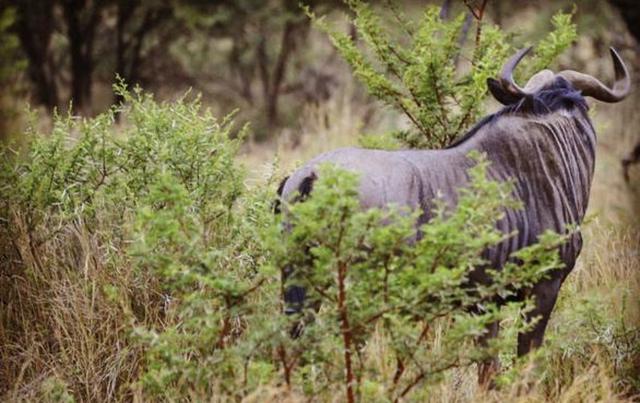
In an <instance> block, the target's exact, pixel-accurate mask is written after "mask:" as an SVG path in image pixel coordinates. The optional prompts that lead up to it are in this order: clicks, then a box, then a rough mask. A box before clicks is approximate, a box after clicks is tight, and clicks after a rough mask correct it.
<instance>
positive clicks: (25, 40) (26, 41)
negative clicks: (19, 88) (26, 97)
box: [15, 0, 59, 110]
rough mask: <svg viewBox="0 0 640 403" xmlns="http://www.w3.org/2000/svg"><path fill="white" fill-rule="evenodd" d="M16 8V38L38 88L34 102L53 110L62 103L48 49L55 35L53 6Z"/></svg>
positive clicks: (24, 3) (29, 3)
mask: <svg viewBox="0 0 640 403" xmlns="http://www.w3.org/2000/svg"><path fill="white" fill-rule="evenodd" d="M15 5H16V10H17V12H18V21H17V23H16V24H15V29H16V34H17V35H18V38H19V40H20V45H21V47H22V50H23V51H24V54H25V56H26V58H27V61H28V63H29V64H28V67H27V74H28V76H29V79H30V80H31V82H32V84H33V85H34V87H35V101H36V102H37V103H39V104H42V105H44V106H45V107H46V108H47V109H49V110H53V109H54V108H55V107H56V106H58V103H59V97H58V88H57V85H56V77H55V67H54V65H53V59H52V57H51V54H50V48H49V45H50V43H51V35H52V33H53V2H50V1H33V0H21V1H17V2H16V3H15Z"/></svg>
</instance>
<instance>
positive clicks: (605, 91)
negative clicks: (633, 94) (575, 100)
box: [558, 48, 631, 103]
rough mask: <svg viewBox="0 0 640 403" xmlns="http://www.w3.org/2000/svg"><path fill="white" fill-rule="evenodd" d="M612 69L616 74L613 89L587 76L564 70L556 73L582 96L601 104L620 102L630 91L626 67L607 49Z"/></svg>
mask: <svg viewBox="0 0 640 403" xmlns="http://www.w3.org/2000/svg"><path fill="white" fill-rule="evenodd" d="M609 50H610V51H611V58H612V59H613V67H614V69H615V73H616V81H615V83H614V84H613V88H609V87H607V86H606V85H604V84H602V82H600V80H598V79H597V78H595V77H592V76H590V75H588V74H584V73H579V72H577V71H573V70H564V71H561V72H560V73H558V75H559V76H561V77H563V78H565V79H566V80H567V81H569V82H570V83H571V84H572V85H573V86H574V87H575V88H576V89H578V90H580V91H582V95H584V96H588V97H593V98H595V99H597V100H598V101H602V102H611V103H613V102H619V101H622V100H623V99H624V98H625V97H626V96H627V95H629V92H630V91H631V78H630V77H629V71H628V70H627V66H625V64H624V62H623V61H622V59H621V58H620V55H618V52H616V50H615V49H614V48H609Z"/></svg>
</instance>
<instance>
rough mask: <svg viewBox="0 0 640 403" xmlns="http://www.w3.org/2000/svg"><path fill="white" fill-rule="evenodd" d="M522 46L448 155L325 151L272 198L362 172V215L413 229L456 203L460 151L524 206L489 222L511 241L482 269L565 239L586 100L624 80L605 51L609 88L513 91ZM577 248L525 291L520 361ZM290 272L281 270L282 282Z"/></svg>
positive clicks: (583, 163) (619, 87) (586, 137)
mask: <svg viewBox="0 0 640 403" xmlns="http://www.w3.org/2000/svg"><path fill="white" fill-rule="evenodd" d="M530 49H531V48H527V49H523V50H521V51H519V52H518V53H516V54H515V55H514V56H513V57H511V59H510V60H509V61H507V63H506V64H505V65H504V67H503V69H502V72H501V74H500V77H499V79H498V80H495V79H489V80H488V82H487V84H488V86H489V90H490V92H491V94H492V95H493V96H494V97H495V99H496V100H498V101H499V102H500V103H502V104H503V105H505V107H504V108H503V109H502V110H500V111H498V112H497V113H495V114H493V115H490V116H488V117H486V118H484V119H483V120H481V121H480V122H479V123H478V124H477V125H476V126H475V127H474V128H473V129H471V130H470V131H469V132H468V133H466V134H465V135H463V136H461V137H460V139H459V140H457V141H456V142H454V143H453V144H452V145H451V146H449V147H448V148H446V149H442V150H402V151H382V150H367V149H359V148H342V149H338V150H335V151H330V152H327V153H325V154H322V155H319V156H318V157H316V158H314V159H313V160H311V161H310V162H308V163H307V164H306V165H304V166H303V167H301V168H299V169H298V170H296V171H295V172H294V173H293V174H292V175H291V176H290V177H288V178H286V179H285V180H284V181H283V182H282V184H281V186H280V188H279V189H278V194H279V195H280V198H279V200H282V201H285V202H293V201H296V200H300V199H304V197H305V196H306V195H308V194H309V193H310V192H311V191H312V187H313V181H314V180H315V179H316V178H317V176H318V172H317V166H318V165H319V164H321V163H326V162H330V163H334V164H337V165H338V166H340V167H342V168H344V169H347V170H350V171H354V172H357V173H358V174H359V175H360V186H359V198H360V202H361V205H362V207H363V208H373V207H384V206H387V205H389V204H396V205H400V206H408V207H410V208H412V209H421V210H422V215H421V216H420V219H419V220H418V221H419V222H417V223H416V224H417V226H419V225H421V224H424V223H425V222H427V221H428V220H429V219H430V216H431V210H432V208H433V207H434V199H435V198H436V195H440V196H439V197H442V198H444V200H445V202H447V204H448V205H450V206H455V204H456V199H457V193H458V190H459V189H460V188H461V187H464V186H465V185H466V184H467V182H468V180H469V179H468V176H467V174H466V172H467V169H468V168H469V167H470V166H471V165H472V161H470V159H469V158H468V157H467V154H468V153H469V152H470V151H472V150H478V151H480V152H482V153H484V154H486V155H487V157H488V159H489V160H490V162H491V165H490V166H489V168H488V171H487V174H488V175H489V177H490V178H492V179H494V180H500V181H503V180H509V179H511V180H512V181H513V183H514V195H515V197H517V198H518V199H519V200H520V201H521V202H522V205H523V208H522V209H506V215H505V217H504V219H502V220H500V221H499V222H498V223H497V224H496V225H497V226H498V228H499V229H500V230H501V231H503V232H504V233H513V232H517V235H516V236H513V237H510V238H508V239H507V240H505V241H503V242H501V243H500V244H498V245H497V246H495V247H492V248H490V249H489V250H487V251H486V252H485V253H486V257H487V259H488V264H489V266H490V267H492V268H495V269H498V270H499V269H501V268H502V267H503V266H504V264H505V263H506V262H507V259H508V258H509V256H510V255H511V254H512V253H513V252H515V251H517V250H519V249H521V248H523V247H526V246H528V245H531V244H533V243H535V242H536V240H537V239H538V236H539V235H541V234H542V233H543V232H544V231H545V230H553V231H556V232H558V233H566V232H567V227H568V226H572V225H579V224H580V223H581V222H582V220H583V218H584V215H585V211H586V209H587V203H588V201H589V190H590V186H591V180H592V178H593V170H594V163H595V147H596V133H595V131H594V128H593V125H592V124H591V121H590V119H589V116H588V107H587V103H586V101H585V98H584V97H587V96H588V97H593V98H595V99H597V100H600V101H604V102H618V101H621V100H622V99H623V98H624V97H625V96H626V95H627V94H628V93H629V90H630V78H629V74H628V71H627V68H626V67H625V65H624V63H623V62H622V60H621V59H620V57H619V56H618V54H617V53H616V51H615V50H614V49H613V48H612V49H611V56H612V58H613V66H614V69H615V78H616V79H615V84H614V85H613V87H612V88H609V87H607V86H606V85H604V84H603V83H602V82H600V81H599V80H597V79H596V78H594V77H592V76H589V75H586V74H583V73H579V72H576V71H572V70H565V71H562V72H559V73H553V72H552V71H550V70H543V71H540V72H538V73H537V74H535V75H534V76H533V77H532V78H531V79H530V80H529V81H528V83H527V84H526V86H525V87H524V88H521V87H519V86H518V85H517V84H516V83H515V82H514V80H513V74H512V73H513V70H514V68H515V67H516V66H517V64H518V63H519V62H520V60H521V59H522V58H523V57H524V56H525V54H526V53H527V52H528V51H529V50H530ZM581 247H582V237H581V235H580V232H579V231H574V232H572V233H571V235H570V237H569V239H568V241H567V242H566V243H564V245H563V246H562V247H561V248H560V251H559V253H560V258H561V260H562V262H563V263H564V268H563V269H559V270H556V271H554V272H553V273H551V275H549V276H547V277H546V278H545V279H543V280H541V281H539V282H538V283H537V284H535V285H534V286H533V287H532V288H531V289H530V290H528V291H527V294H528V295H530V296H532V297H533V299H534V304H535V307H534V309H533V310H532V311H531V312H529V313H528V315H529V319H532V318H534V317H539V320H538V321H537V322H535V323H534V325H533V327H532V328H531V330H530V331H528V332H526V333H522V334H520V335H519V336H518V355H519V356H521V355H524V354H526V353H527V352H528V351H529V350H530V349H531V348H535V347H537V346H540V344H541V343H542V340H543V336H544V332H545V328H546V326H547V322H548V320H549V316H550V314H551V311H552V309H553V306H554V304H555V302H556V298H557V296H558V292H559V290H560V286H561V285H562V283H563V281H564V280H565V279H566V277H567V275H568V274H569V273H570V272H571V270H572V269H573V267H574V265H575V262H576V259H577V257H578V254H579V253H580V249H581ZM291 270H292V269H288V270H284V273H283V277H285V280H286V277H287V276H288V275H289V274H290V271H291ZM293 270H295V269H293ZM470 281H472V282H473V281H478V282H486V281H490V278H488V274H487V273H486V272H485V271H484V270H481V269H478V270H475V271H474V272H473V273H471V274H470ZM304 297H305V290H304V289H303V288H301V287H297V286H288V287H287V288H286V289H285V295H284V299H285V305H286V311H285V312H286V313H289V314H291V313H296V312H299V311H300V310H301V309H302V307H303V303H304ZM521 298H524V297H523V296H522V297H521ZM497 328H498V326H497V324H495V325H494V326H492V327H491V329H489V330H488V333H489V337H491V336H492V335H493V334H495V332H497ZM481 376H482V370H481Z"/></svg>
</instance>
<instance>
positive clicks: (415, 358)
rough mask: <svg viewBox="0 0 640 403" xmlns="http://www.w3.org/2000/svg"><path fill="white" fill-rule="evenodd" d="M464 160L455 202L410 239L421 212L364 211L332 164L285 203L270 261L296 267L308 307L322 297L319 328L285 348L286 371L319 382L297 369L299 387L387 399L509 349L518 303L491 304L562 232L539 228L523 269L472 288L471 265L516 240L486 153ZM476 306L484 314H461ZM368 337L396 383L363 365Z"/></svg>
mask: <svg viewBox="0 0 640 403" xmlns="http://www.w3.org/2000/svg"><path fill="white" fill-rule="evenodd" d="M472 158H475V159H476V161H477V162H478V163H477V165H476V166H475V167H474V168H472V169H471V170H470V171H469V174H470V176H471V178H472V181H471V183H470V185H469V187H468V188H466V189H460V200H459V204H458V206H457V207H456V208H455V209H454V210H453V211H447V209H445V205H444V203H440V204H439V206H440V207H438V208H437V210H436V213H435V217H434V218H433V219H432V220H431V221H430V222H429V223H428V224H425V225H423V226H422V227H421V228H420V231H421V233H422V237H421V238H420V239H417V240H416V238H415V233H416V227H415V222H416V220H417V214H418V213H417V212H408V211H402V210H400V209H397V208H395V209H394V208H390V209H387V210H378V209H370V210H366V211H362V209H361V208H360V205H359V201H358V193H357V189H358V180H357V177H356V176H355V175H354V174H352V173H348V172H341V171H338V170H337V169H335V168H333V167H331V166H325V167H324V168H323V169H321V171H320V174H319V179H318V181H317V182H316V183H315V184H314V191H313V193H312V195H311V197H310V198H309V199H307V200H306V201H305V202H304V203H299V204H295V205H292V206H289V208H288V209H287V215H286V217H287V218H286V220H287V222H288V224H287V226H288V227H290V232H288V233H286V236H285V237H284V239H279V238H278V237H277V236H275V235H272V236H270V237H269V238H268V239H270V240H271V244H272V250H273V251H274V253H275V258H276V262H277V263H276V265H277V267H287V266H290V267H294V268H295V271H294V275H293V277H292V278H291V279H289V280H288V281H289V284H295V285H299V286H304V287H305V288H306V289H307V293H308V295H307V300H308V301H307V302H308V303H309V305H310V306H313V305H314V303H319V302H321V303H322V308H321V309H320V311H319V313H318V315H316V318H315V323H314V324H313V325H310V326H308V327H307V328H306V329H305V332H304V334H303V336H302V337H301V338H300V339H299V340H296V341H295V342H292V343H290V344H291V347H289V348H288V355H289V357H290V358H289V359H290V360H298V362H299V367H294V369H296V370H297V371H301V372H302V373H303V374H308V373H314V374H316V377H318V378H319V379H321V381H318V382H317V383H315V382H309V381H308V380H306V379H305V376H302V375H301V378H299V380H298V381H299V382H302V383H308V385H307V388H308V389H309V390H306V392H307V393H312V394H314V393H318V392H319V390H321V389H322V388H324V387H328V385H323V382H326V383H328V384H331V383H335V382H341V383H342V384H343V385H345V388H346V390H347V397H349V400H351V397H353V396H355V395H357V394H358V393H360V397H361V398H364V396H363V395H362V393H367V392H366V390H368V389H370V388H373V390H378V389H380V390H382V391H383V397H384V398H385V399H389V400H394V401H395V400H397V399H400V398H404V397H405V396H407V395H408V393H409V392H411V391H412V389H413V388H414V387H416V386H417V385H420V384H423V383H427V384H428V383H429V382H434V381H437V380H438V379H440V378H439V376H440V375H441V373H442V372H443V371H445V370H447V369H450V368H453V367H462V366H468V365H470V364H472V363H478V362H481V361H483V360H486V359H487V358H489V357H490V356H493V355H495V354H497V353H498V352H501V351H507V350H505V349H510V348H513V340H512V338H513V337H514V334H515V333H516V332H518V331H521V330H523V329H525V328H526V325H525V323H524V322H523V321H521V320H518V319H517V318H518V315H519V313H518V312H520V311H519V309H523V308H524V304H507V305H506V306H503V307H499V306H498V305H496V304H495V303H493V302H492V301H493V300H494V299H495V297H496V296H497V295H500V296H502V297H508V296H509V295H513V293H515V292H517V291H518V290H519V289H521V288H523V287H527V286H530V285H531V284H532V283H534V282H536V281H537V280H539V279H541V278H542V277H543V276H544V275H545V274H546V273H548V271H550V270H553V269H555V268H558V267H561V262H560V260H559V257H558V254H557V246H559V244H560V243H561V242H563V241H564V237H560V236H558V235H553V234H546V235H544V236H543V237H541V240H540V243H538V244H536V245H533V246H530V247H528V248H525V249H522V250H520V251H518V252H517V253H516V254H514V255H513V258H514V261H519V262H520V263H521V264H515V263H508V264H507V265H506V266H505V267H504V268H503V269H502V271H500V272H493V273H492V278H493V281H492V283H491V284H469V274H470V273H471V271H472V270H474V269H475V268H477V267H480V266H482V265H483V264H484V263H485V262H484V261H483V259H482V252H483V251H484V250H485V249H486V248H488V247H491V246H493V245H496V244H497V243H499V242H500V241H502V240H504V239H505V238H507V237H509V236H512V235H513V234H503V233H501V232H500V231H499V230H497V229H496V228H495V222H496V221H497V220H499V219H500V218H501V217H502V216H503V215H504V210H503V209H504V207H505V206H510V207H517V206H518V203H517V202H515V201H514V200H513V199H512V198H511V196H510V189H511V186H510V184H509V183H498V182H493V181H490V180H488V179H487V178H486V175H485V170H486V166H487V162H486V160H485V159H482V158H479V157H478V156H477V155H473V156H472ZM412 240H413V241H412ZM477 304H482V306H483V312H482V313H481V314H476V315H472V314H470V313H468V311H467V310H468V308H469V307H472V306H475V305H477ZM309 309H311V308H309ZM304 315H307V314H306V313H305V314H304ZM514 315H515V316H514ZM298 319H299V318H298ZM506 319H510V320H509V323H511V326H510V327H508V328H507V329H505V331H504V332H503V333H504V335H505V337H503V338H498V339H495V340H492V341H491V342H490V343H489V347H487V348H485V347H482V346H479V345H478V346H474V345H473V341H474V339H476V338H477V337H479V336H480V335H482V334H483V333H484V332H485V331H486V328H487V326H488V325H489V324H491V323H493V322H495V321H498V322H500V321H505V320H506ZM376 333H378V334H381V335H382V337H384V338H385V339H386V340H387V342H388V343H389V346H388V349H389V351H388V352H387V355H386V356H385V357H383V359H384V360H385V361H386V362H389V363H390V364H389V365H390V366H392V367H395V371H394V374H395V375H394V376H393V378H392V379H389V374H388V373H381V372H380V370H379V368H375V367H373V366H371V365H370V363H369V362H368V361H370V360H371V357H370V355H371V354H376V352H375V351H368V347H367V345H368V344H369V343H370V342H371V339H372V337H373V335H374V334H376ZM435 333H440V334H439V337H438V341H437V346H435V345H434V334H435ZM338 346H339V347H338ZM340 351H341V352H342V354H339V353H338V352H340ZM341 355H342V356H341ZM318 374H320V375H321V376H319V375H318ZM374 385H378V386H379V387H374ZM316 388H318V389H316ZM370 397H371V396H369V398H370ZM378 397H380V396H378ZM366 400H368V399H366Z"/></svg>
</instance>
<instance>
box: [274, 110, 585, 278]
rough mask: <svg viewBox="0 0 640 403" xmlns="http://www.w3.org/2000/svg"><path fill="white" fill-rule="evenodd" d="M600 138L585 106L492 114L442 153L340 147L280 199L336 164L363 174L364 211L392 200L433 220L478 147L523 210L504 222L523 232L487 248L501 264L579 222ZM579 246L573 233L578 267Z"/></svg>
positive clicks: (570, 252) (567, 252) (507, 229)
mask: <svg viewBox="0 0 640 403" xmlns="http://www.w3.org/2000/svg"><path fill="white" fill-rule="evenodd" d="M595 142H596V135H595V132H594V129H593V126H592V125H591V122H590V121H589V118H588V116H587V114H586V112H584V111H583V110H580V109H579V108H572V110H570V111H568V110H566V109H559V110H556V111H555V112H552V113H550V114H546V115H542V116H532V115H531V114H527V113H523V114H520V113H512V114H505V115H501V116H498V117H496V118H494V119H489V120H488V121H487V122H486V123H484V124H483V125H482V126H481V127H480V128H479V129H478V130H477V131H476V132H475V133H474V134H473V135H471V136H470V137H469V138H468V139H466V140H464V141H463V142H462V143H460V144H458V145H457V146H455V147H453V148H450V149H444V150H404V151H382V150H366V149H359V148H342V149H338V150H335V151H331V152H328V153H325V154H322V155H320V156H318V157H316V158H315V159H313V160H312V161H310V162H309V163H308V164H306V165H305V166H304V167H302V168H300V169H298V170H297V171H296V172H295V173H294V174H293V175H292V176H291V177H290V178H289V179H288V180H287V181H286V183H285V184H284V187H283V193H282V198H283V199H284V200H292V198H293V197H294V195H296V194H297V193H298V189H300V187H301V184H302V183H303V181H305V179H306V178H310V177H314V176H317V175H318V172H317V168H318V165H319V164H323V163H327V162H330V163H334V164H337V165H338V166H340V167H342V168H344V169H347V170H349V171H353V172H356V173H358V174H359V175H360V202H361V204H362V206H363V208H365V209H366V208H371V207H379V208H383V207H385V206H388V205H389V204H396V205H399V206H408V207H410V208H412V209H416V208H420V209H422V211H423V215H422V216H421V218H420V222H418V223H417V225H420V224H423V223H424V222H426V221H428V220H429V218H430V216H431V213H430V211H431V209H432V208H433V207H434V199H435V198H438V197H439V198H442V199H443V200H444V201H445V202H446V203H447V205H449V206H450V207H453V206H455V205H456V202H457V195H458V190H459V189H460V188H462V187H464V186H466V185H467V183H468V180H469V178H468V175H467V170H468V169H469V168H470V167H471V166H473V164H474V162H473V161H472V160H471V159H470V158H468V157H467V155H468V153H469V152H470V151H472V150H478V151H480V152H483V153H486V155H487V156H488V159H489V160H490V161H491V165H490V166H489V168H488V175H489V177H490V178H492V179H494V180H499V181H505V180H512V181H513V182H514V193H515V197H516V198H517V199H519V200H521V201H522V203H523V205H524V206H523V207H524V208H522V209H519V210H514V209H506V216H505V218H504V219H503V220H501V221H500V222H498V224H497V225H498V227H499V229H500V230H501V231H503V232H504V233H511V232H514V231H517V236H514V237H511V238H510V239H508V240H506V241H504V242H503V243H502V244H500V245H498V246H497V247H495V248H492V249H491V250H490V251H488V258H489V260H490V265H491V266H492V267H494V268H500V267H502V266H503V265H504V263H505V262H506V260H507V258H508V256H509V255H510V254H511V253H512V252H514V251H516V250H518V249H521V248H523V247H525V246H527V245H530V244H532V243H534V242H536V240H537V237H538V236H539V235H540V234H542V233H543V232H544V231H545V230H547V229H550V230H553V231H556V232H564V231H565V230H566V228H567V226H568V225H570V224H580V223H581V222H582V219H583V218H584V215H585V211H586V209H587V203H588V198H589V190H590V186H591V179H592V177H593V170H594V162H595ZM580 247H581V238H580V236H579V234H575V235H574V236H573V238H572V239H571V241H570V242H568V243H567V244H566V245H565V246H564V247H563V248H562V250H561V257H562V259H563V261H564V262H565V264H566V265H567V266H568V267H573V263H574V262H575V259H576V258H577V256H578V254H579V252H580Z"/></svg>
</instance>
